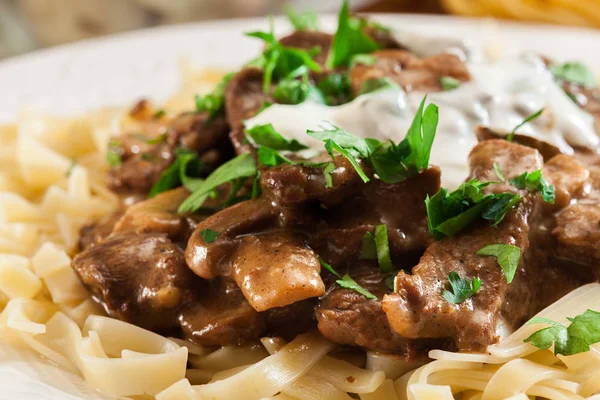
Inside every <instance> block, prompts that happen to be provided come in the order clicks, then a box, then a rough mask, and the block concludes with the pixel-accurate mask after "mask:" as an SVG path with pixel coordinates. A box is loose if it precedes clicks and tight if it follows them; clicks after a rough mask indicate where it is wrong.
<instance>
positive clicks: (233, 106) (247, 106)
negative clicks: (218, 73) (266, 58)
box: [225, 67, 270, 153]
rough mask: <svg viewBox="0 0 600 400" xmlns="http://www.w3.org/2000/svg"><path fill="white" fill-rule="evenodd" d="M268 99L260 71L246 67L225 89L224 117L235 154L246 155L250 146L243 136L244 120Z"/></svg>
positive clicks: (256, 111)
mask: <svg viewBox="0 0 600 400" xmlns="http://www.w3.org/2000/svg"><path fill="white" fill-rule="evenodd" d="M268 101H270V97H269V96H268V95H267V94H265V93H264V91H263V72H262V70H261V69H258V68H254V67H246V68H244V69H242V70H241V71H240V72H238V73H237V74H235V75H234V76H233V77H232V78H231V80H230V81H229V83H228V84H227V87H226V88H225V115H227V122H228V123H229V126H231V133H230V135H229V136H230V139H231V142H232V143H233V146H234V148H235V150H236V152H237V153H248V152H251V151H252V146H251V145H250V144H249V143H247V141H246V135H245V134H244V120H246V119H248V118H251V117H253V116H254V115H256V113H258V111H260V109H261V108H262V106H263V105H264V104H265V102H268Z"/></svg>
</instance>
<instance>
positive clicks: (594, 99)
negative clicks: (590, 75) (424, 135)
mask: <svg viewBox="0 0 600 400" xmlns="http://www.w3.org/2000/svg"><path fill="white" fill-rule="evenodd" d="M562 86H563V89H564V91H565V92H567V94H568V95H569V96H570V97H571V98H572V99H573V100H574V101H575V102H576V103H577V105H578V106H579V107H581V108H582V109H584V110H585V111H587V112H589V113H590V114H592V115H593V116H594V119H595V120H596V125H595V127H596V132H597V133H598V134H600V89H598V88H589V87H585V86H582V85H579V84H577V83H573V82H568V81H565V82H563V84H562Z"/></svg>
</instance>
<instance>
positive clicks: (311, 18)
mask: <svg viewBox="0 0 600 400" xmlns="http://www.w3.org/2000/svg"><path fill="white" fill-rule="evenodd" d="M285 13H286V14H287V16H288V18H289V20H290V22H291V24H292V25H293V26H294V29H296V30H297V31H317V30H319V22H318V20H317V13H315V12H314V11H313V10H308V11H305V12H297V11H296V10H294V9H293V8H291V7H286V8H285Z"/></svg>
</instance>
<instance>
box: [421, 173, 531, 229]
mask: <svg viewBox="0 0 600 400" xmlns="http://www.w3.org/2000/svg"><path fill="white" fill-rule="evenodd" d="M494 183H496V182H486V183H482V182H480V181H479V180H477V179H472V180H470V181H468V182H465V183H463V184H461V185H460V186H459V187H458V189H456V190H455V191H454V192H452V193H448V190H447V189H444V188H442V189H440V190H439V191H438V192H437V193H436V194H434V195H433V196H432V197H429V196H427V198H426V199H425V208H426V209H427V218H428V224H429V231H430V232H431V234H432V235H433V237H434V238H435V239H436V240H439V239H442V238H444V237H445V236H454V235H455V234H456V233H458V232H460V231H461V230H463V229H464V228H465V227H467V226H468V225H469V224H471V223H472V222H473V221H474V220H476V219H477V218H479V217H482V218H484V219H487V220H492V221H495V225H497V224H499V223H500V222H501V221H502V220H503V219H504V216H505V215H506V212H507V211H508V210H509V209H510V208H511V207H513V206H514V205H515V204H517V203H518V202H519V200H521V196H519V195H518V194H514V193H499V194H490V195H485V194H484V193H483V188H484V187H486V186H488V185H490V184H494Z"/></svg>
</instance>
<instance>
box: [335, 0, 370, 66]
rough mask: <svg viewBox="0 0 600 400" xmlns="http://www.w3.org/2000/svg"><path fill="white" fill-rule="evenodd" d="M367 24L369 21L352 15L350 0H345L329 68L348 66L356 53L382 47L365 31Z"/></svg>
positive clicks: (368, 51)
mask: <svg viewBox="0 0 600 400" xmlns="http://www.w3.org/2000/svg"><path fill="white" fill-rule="evenodd" d="M367 25H368V22H367V21H365V20H363V19H360V18H356V17H353V16H351V15H350V8H349V6H348V0H343V3H342V8H341V9H340V13H339V15H338V27H337V31H336V33H335V36H334V38H333V43H332V44H331V49H330V50H329V54H328V57H327V63H326V64H327V67H328V68H330V69H335V68H337V67H341V66H347V65H349V64H350V62H351V61H352V58H353V57H354V56H355V55H357V54H368V53H372V52H374V51H376V50H379V49H380V48H381V45H380V44H379V43H377V42H376V41H374V40H373V39H372V38H371V37H370V36H369V35H367V34H366V33H365V32H364V30H363V29H364V28H365V27H366V26H367Z"/></svg>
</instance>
